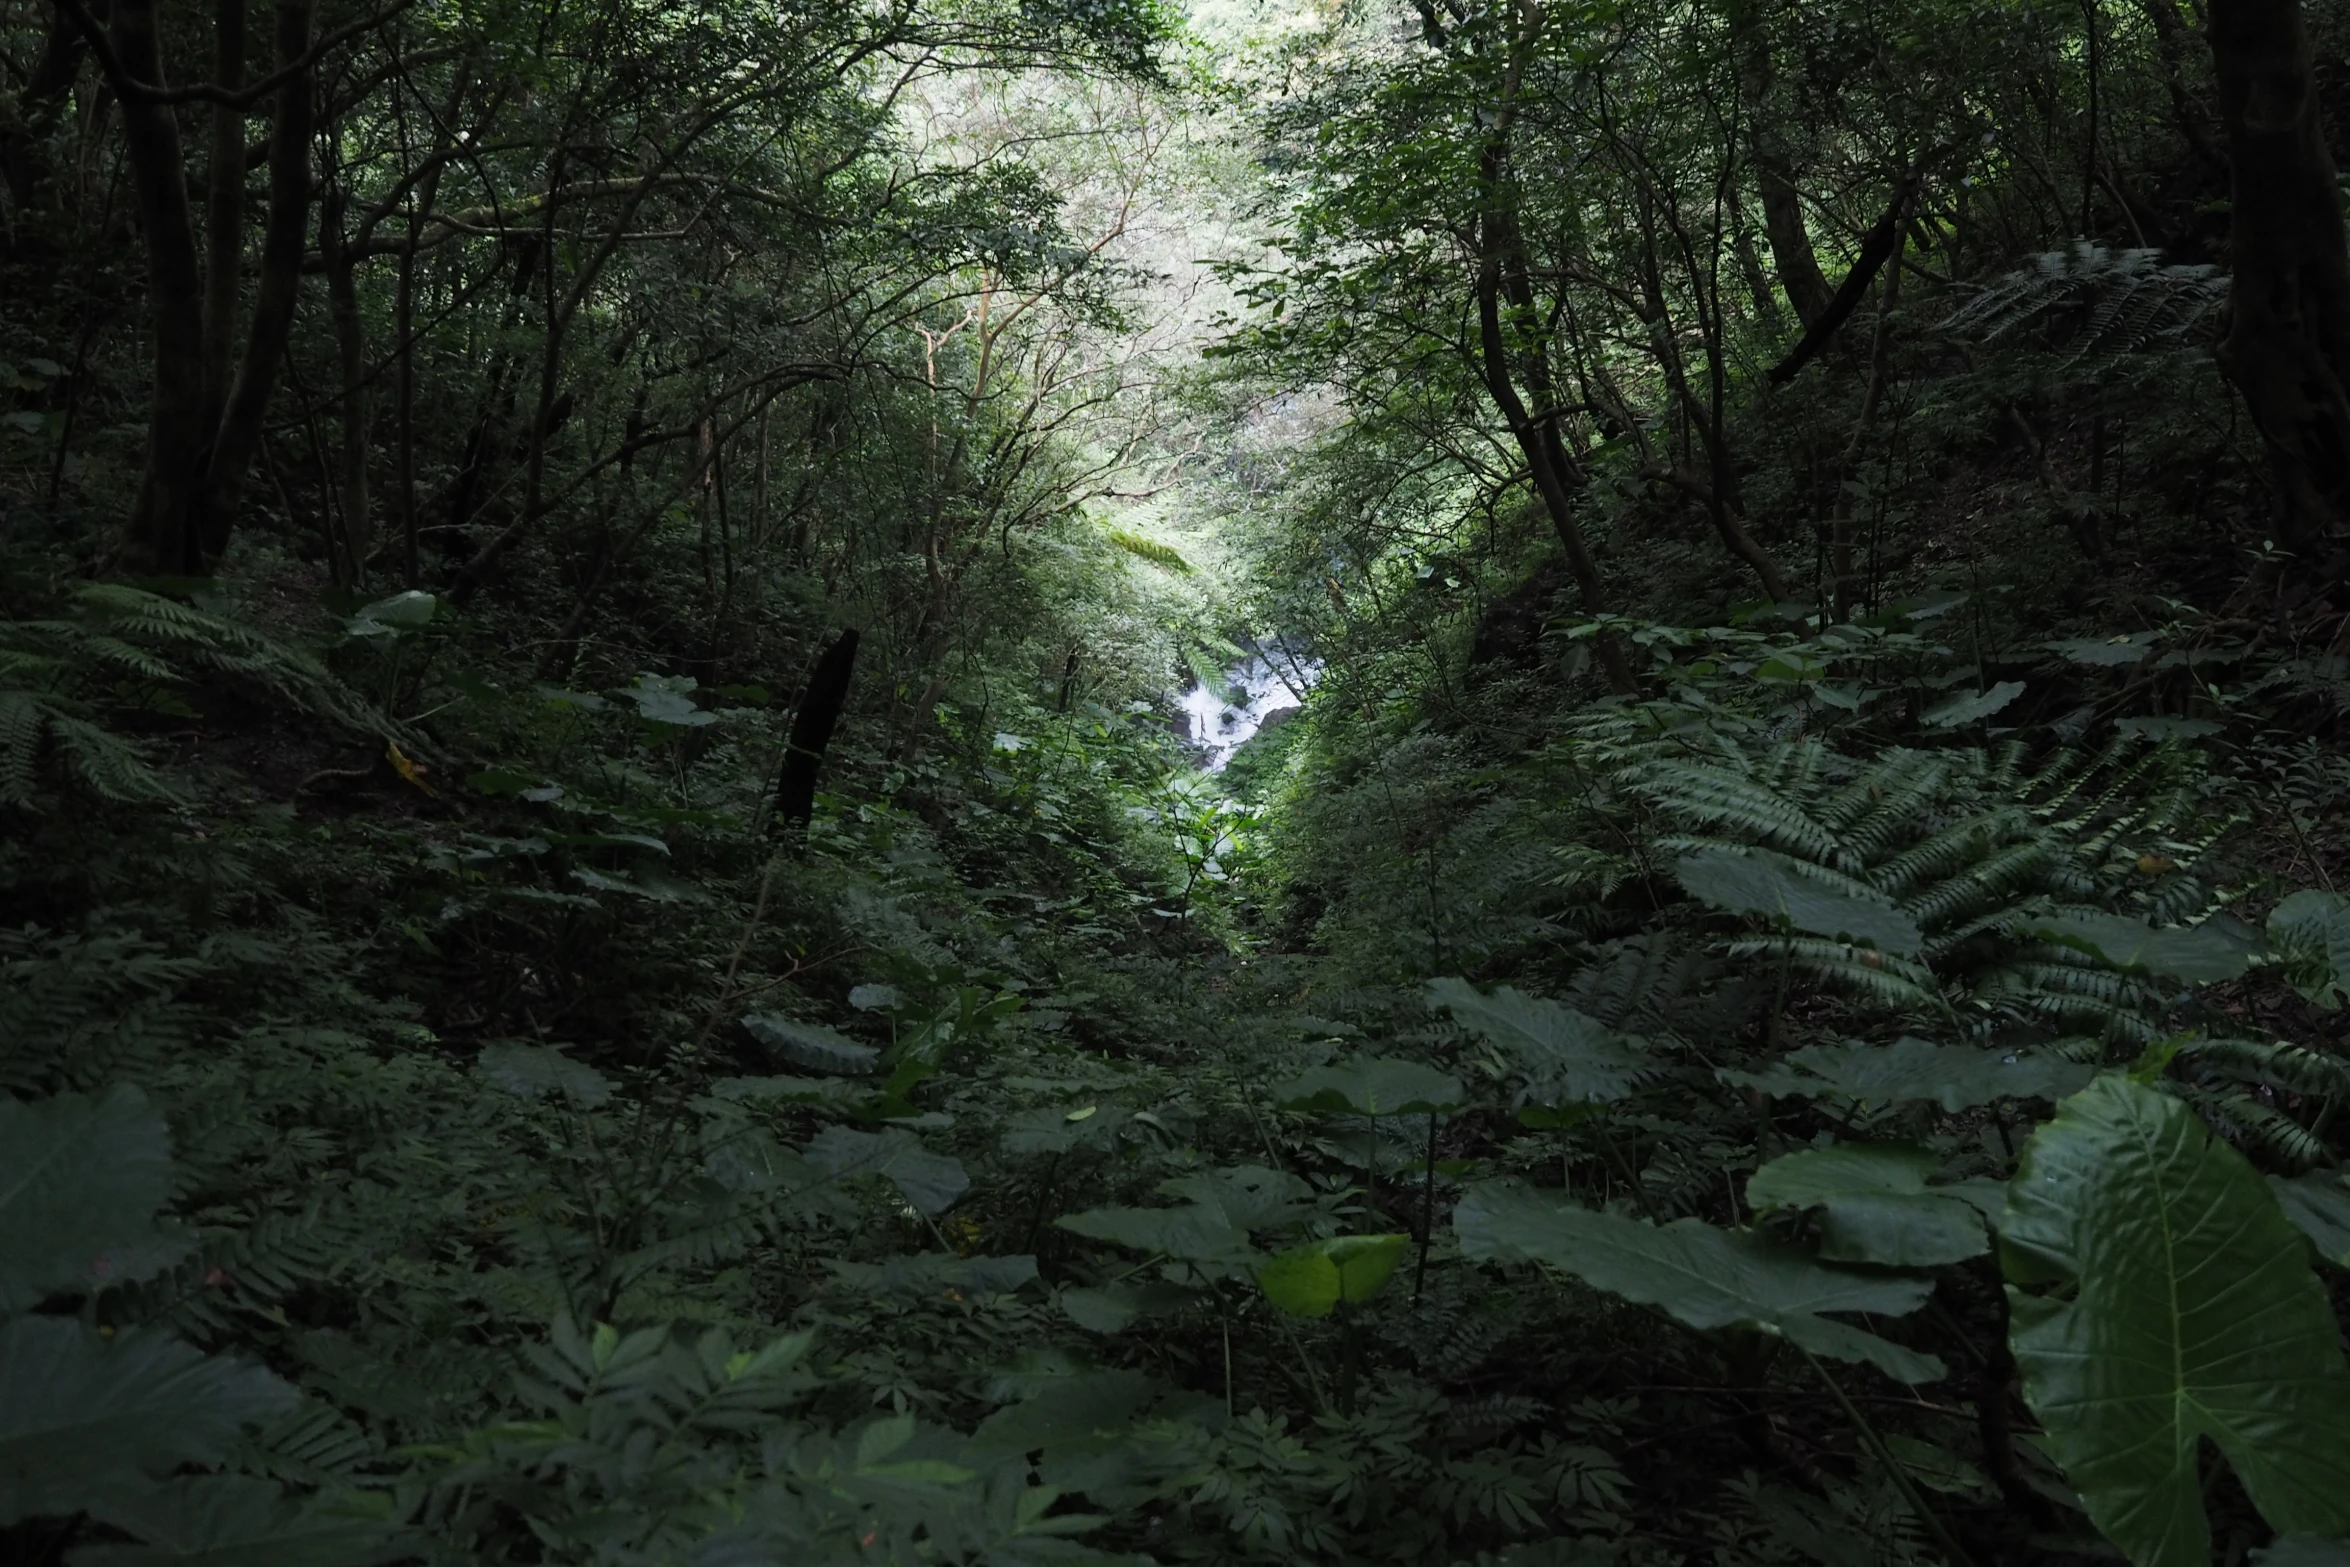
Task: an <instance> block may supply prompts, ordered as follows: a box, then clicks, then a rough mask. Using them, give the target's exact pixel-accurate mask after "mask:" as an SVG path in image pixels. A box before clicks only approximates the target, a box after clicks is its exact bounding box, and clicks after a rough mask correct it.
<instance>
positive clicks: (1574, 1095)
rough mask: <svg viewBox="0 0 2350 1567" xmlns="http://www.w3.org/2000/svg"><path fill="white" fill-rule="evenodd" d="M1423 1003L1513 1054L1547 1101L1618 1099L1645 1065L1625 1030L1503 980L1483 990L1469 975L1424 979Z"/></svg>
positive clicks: (1535, 1091)
mask: <svg viewBox="0 0 2350 1567" xmlns="http://www.w3.org/2000/svg"><path fill="white" fill-rule="evenodd" d="M1428 1005H1429V1006H1431V1007H1441V1008H1443V1009H1444V1010H1445V1011H1447V1012H1450V1013H1451V1014H1452V1017H1453V1021H1454V1022H1456V1023H1458V1024H1460V1025H1461V1026H1462V1027H1463V1028H1467V1029H1471V1030H1473V1031H1474V1032H1476V1033H1478V1034H1480V1035H1482V1036H1484V1038H1485V1039H1486V1040H1488V1041H1489V1042H1491V1043H1493V1044H1495V1045H1498V1046H1500V1047H1501V1048H1502V1049H1504V1050H1506V1051H1508V1052H1509V1053H1510V1054H1511V1055H1513V1056H1515V1057H1516V1058H1517V1061H1518V1065H1519V1066H1520V1067H1521V1068H1523V1069H1524V1071H1525V1073H1526V1075H1527V1077H1529V1078H1530V1079H1532V1080H1533V1085H1534V1095H1535V1097H1536V1098H1537V1099H1540V1100H1541V1101H1542V1102H1544V1103H1546V1104H1598V1103H1604V1102H1606V1101H1608V1100H1613V1099H1621V1098H1623V1097H1624V1096H1625V1095H1627V1094H1629V1093H1630V1092H1631V1091H1632V1084H1633V1082H1634V1081H1635V1080H1636V1079H1637V1078H1638V1077H1639V1075H1640V1073H1641V1072H1642V1071H1643V1070H1644V1069H1645V1068H1646V1067H1648V1066H1649V1065H1650V1062H1649V1060H1648V1058H1647V1056H1646V1054H1645V1053H1644V1052H1643V1051H1642V1050H1641V1049H1640V1048H1639V1046H1638V1045H1637V1044H1636V1043H1635V1042H1634V1041H1633V1040H1632V1039H1631V1037H1630V1036H1628V1035H1624V1034H1619V1033H1617V1032H1616V1031H1615V1030H1613V1029H1611V1028H1608V1027H1607V1026H1606V1025H1604V1024H1602V1023H1601V1022H1600V1021H1599V1020H1598V1019H1596V1018H1593V1017H1589V1016H1586V1015H1585V1014H1583V1013H1581V1012H1578V1011H1576V1010H1575V1009H1574V1008H1573V1007H1568V1006H1561V1005H1560V1004H1559V1003H1557V1002H1555V1001H1548V1000H1545V999H1544V998H1542V997H1540V996H1529V995H1524V994H1522V993H1520V992H1518V991H1515V990H1512V989H1511V988H1510V987H1509V986H1507V985H1504V986H1502V987H1501V988H1500V989H1498V990H1496V991H1494V992H1493V993H1492V994H1491V995H1485V994H1482V993H1480V992H1479V991H1478V989H1477V988H1476V987H1475V986H1474V985H1471V984H1470V983H1469V982H1468V981H1466V980H1461V979H1437V980H1431V981H1429V983H1428Z"/></svg>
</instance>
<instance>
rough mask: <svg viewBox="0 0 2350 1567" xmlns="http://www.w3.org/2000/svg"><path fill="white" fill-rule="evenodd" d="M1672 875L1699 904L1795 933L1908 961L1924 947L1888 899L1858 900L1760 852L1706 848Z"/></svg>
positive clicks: (1782, 859) (1783, 860) (1910, 923)
mask: <svg viewBox="0 0 2350 1567" xmlns="http://www.w3.org/2000/svg"><path fill="white" fill-rule="evenodd" d="M1673 874H1674V875H1675V876H1677V877H1679V878H1680V881H1681V885H1682V886H1683V887H1685V888H1687V889H1688V890H1689V895H1690V896H1691V897H1693V898H1695V899H1697V900H1698V901H1699V902H1701V903H1709V904H1711V905H1713V906H1714V907H1715V908H1717V909H1728V910H1730V911H1731V912H1732V913H1735V914H1759V915H1761V916H1763V917H1764V918H1765V919H1770V920H1783V921H1785V922H1786V923H1787V924H1789V925H1792V926H1794V927H1795V928H1796V929H1797V930H1807V931H1810V932H1811V933H1812V934H1813V935H1815V936H1833V937H1835V938H1836V939H1838V940H1839V941H1853V942H1859V943H1861V944H1863V945H1865V946H1870V947H1874V948H1876V949H1877V950H1878V951H1879V952H1889V953H1892V954H1894V955H1895V956H1897V957H1909V956H1911V955H1913V954H1915V953H1916V951H1917V950H1918V948H1919V947H1920V946H1922V945H1923V944H1924V941H1925V938H1924V936H1922V935H1921V934H1919V931H1918V926H1917V921H1916V920H1913V919H1911V918H1910V917H1909V916H1908V915H1907V914H1904V913H1903V912H1902V911H1901V910H1899V909H1897V908H1895V907H1894V906H1893V904H1892V902H1891V901H1890V900H1881V901H1880V900H1870V899H1862V898H1856V897H1854V896H1852V895H1851V894H1850V893H1847V892H1843V891H1840V890H1838V889H1837V888H1834V887H1830V886H1827V885H1825V884H1823V883H1821V882H1819V881H1817V880H1815V879H1814V878H1812V877H1810V876H1806V875H1804V874H1803V872H1801V871H1800V870H1798V869H1796V868H1795V862H1794V861H1792V860H1789V859H1787V858H1786V857H1785V856H1783V855H1777V854H1771V853H1769V852H1767V851H1765V850H1761V849H1757V850H1753V851H1750V852H1747V853H1734V852H1732V851H1730V850H1727V849H1706V850H1703V851H1701V852H1699V853H1696V854H1692V855H1689V856H1687V857H1686V858H1684V859H1683V860H1681V862H1680V863H1679V864H1677V865H1675V866H1674V867H1673Z"/></svg>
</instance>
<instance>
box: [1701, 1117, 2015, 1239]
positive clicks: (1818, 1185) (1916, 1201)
mask: <svg viewBox="0 0 2350 1567" xmlns="http://www.w3.org/2000/svg"><path fill="white" fill-rule="evenodd" d="M1941 1165H1942V1161H1941V1160H1940V1159H1939V1158H1937V1157H1936V1156H1935V1155H1933V1154H1930V1153H1928V1152H1926V1151H1925V1150H1924V1149H1922V1148H1912V1147H1908V1146H1905V1145H1900V1144H1868V1143H1843V1144H1839V1145H1837V1146H1835V1147H1832V1148H1806V1149H1803V1150H1801V1151H1800V1152H1797V1153H1791V1154H1787V1155H1785V1156H1784V1157H1782V1158H1778V1159H1773V1160H1772V1161H1771V1162H1770V1163H1769V1164H1766V1165H1764V1166H1763V1167H1762V1168H1761V1169H1759V1170H1757V1171H1755V1172H1754V1176H1753V1178H1752V1179H1751V1180H1749V1181H1748V1182H1747V1183H1746V1201H1747V1203H1748V1205H1749V1206H1751V1207H1752V1208H1753V1209H1754V1210H1755V1211H1756V1212H1758V1213H1768V1212H1770V1211H1771V1210H1773V1209H1775V1208H1786V1209H1794V1210H1805V1209H1816V1210H1817V1211H1818V1214H1819V1219H1818V1227H1819V1237H1820V1255H1821V1256H1822V1257H1824V1258H1826V1259H1827V1260H1829V1261H1830V1262H1873V1263H1877V1264H1880V1265H1882V1266H1884V1267H1891V1268H1933V1267H1939V1266H1941V1265H1942V1264H1944V1263H1948V1262H1961V1261H1964V1260H1965V1259H1966V1258H1968V1257H1979V1256H1981V1255H1982V1254H1983V1253H1984V1252H1986V1251H1988V1250H1989V1249H1990V1240H1989V1238H1988V1237H1987V1236H1986V1235H1985V1234H1984V1233H1983V1218H1982V1215H1981V1214H1980V1213H1978V1212H1976V1210H1975V1208H1974V1206H1973V1205H1972V1204H1971V1203H1968V1202H1965V1201H1963V1200H1962V1199H1960V1198H1958V1197H1955V1196H1951V1195H1948V1194H1945V1193H1942V1192H1937V1191H1931V1190H1929V1189H1928V1188H1927V1186H1926V1180H1927V1178H1928V1177H1929V1176H1931V1175H1932V1174H1933V1173H1934V1172H1935V1171H1936V1170H1938V1169H1940V1168H1941Z"/></svg>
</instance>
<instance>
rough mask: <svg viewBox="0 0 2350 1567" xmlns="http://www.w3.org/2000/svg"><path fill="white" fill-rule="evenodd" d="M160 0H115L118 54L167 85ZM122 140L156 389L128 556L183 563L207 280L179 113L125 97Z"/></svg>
mask: <svg viewBox="0 0 2350 1567" xmlns="http://www.w3.org/2000/svg"><path fill="white" fill-rule="evenodd" d="M155 13H156V5H155V0H116V4H115V7H114V28H113V33H114V40H113V41H114V53H115V57H116V59H118V60H119V61H120V62H121V65H122V69H123V71H124V73H125V74H126V75H127V76H128V77H129V78H130V79H131V80H132V81H134V82H144V83H148V84H150V85H154V86H161V85H163V81H164V76H163V49H162V44H161V41H160V39H159V38H158V37H157V35H156V22H157V19H156V14H155ZM121 113H122V134H123V147H124V151H125V153H126V155H127V161H128V162H129V165H130V176H131V178H130V184H131V193H132V199H133V200H134V202H135V203H136V204H137V208H138V214H139V228H140V230H141V231H142V232H143V234H144V235H145V237H146V245H147V308H148V314H149V321H150V324H151V328H152V330H153V332H154V336H155V343H154V364H155V387H154V392H153V397H152V401H151V402H150V403H149V405H148V410H147V466H146V471H145V472H144V473H143V474H142V475H141V476H140V479H139V494H138V498H137V500H135V501H134V502H133V503H132V505H131V515H130V519H129V526H128V530H127V540H126V549H125V557H126V562H125V563H126V564H128V565H129V566H131V567H132V568H133V569H134V570H146V571H184V570H188V569H191V562H190V561H189V559H188V554H189V544H190V542H191V539H190V528H189V519H190V514H191V511H192V508H193V504H194V498H195V488H196V478H197V474H198V471H199V469H200V468H201V466H202V463H203V460H204V449H205V446H206V444H207V435H208V432H207V431H206V429H205V427H204V425H205V420H204V282H203V268H202V266H201V265H200V264H199V263H198V261H197V259H196V228H195V222H194V219H193V216H192V215H191V213H190V211H189V208H188V184H187V160H186V156H185V149H184V148H183V146H182V145H181V141H180V128H179V119H178V117H177V116H176V115H174V114H173V112H172V110H171V108H170V106H169V105H167V104H159V103H153V102H150V101H148V100H147V99H146V98H145V97H143V96H140V95H135V94H131V93H124V94H123V95H122V104H121Z"/></svg>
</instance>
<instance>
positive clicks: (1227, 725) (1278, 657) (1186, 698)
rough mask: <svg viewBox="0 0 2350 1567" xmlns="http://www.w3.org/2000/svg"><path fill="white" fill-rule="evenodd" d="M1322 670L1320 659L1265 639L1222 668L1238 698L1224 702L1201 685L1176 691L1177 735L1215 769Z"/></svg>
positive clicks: (1294, 701) (1295, 702) (1293, 703)
mask: <svg viewBox="0 0 2350 1567" xmlns="http://www.w3.org/2000/svg"><path fill="white" fill-rule="evenodd" d="M1321 675H1322V661H1321V660H1320V659H1318V658H1299V657H1296V656H1295V655H1293V654H1291V653H1290V651H1289V650H1288V649H1287V648H1285V647H1283V646H1282V645H1281V644H1280V643H1279V642H1277V641H1276V642H1268V643H1265V644H1264V645H1263V651H1262V652H1260V653H1258V654H1257V655H1256V656H1255V657H1253V658H1251V659H1250V660H1249V661H1248V662H1247V663H1245V664H1240V665H1236V666H1235V667H1233V668H1231V669H1227V670H1226V671H1224V683H1225V684H1226V685H1227V686H1229V687H1230V688H1231V694H1232V695H1233V696H1235V697H1237V698H1239V700H1238V701H1237V702H1234V703H1229V704H1228V703H1226V702H1225V701H1224V700H1223V699H1222V698H1221V697H1219V696H1217V695H1216V693H1214V692H1213V691H1210V690H1209V689H1208V688H1207V687H1205V686H1201V685H1192V686H1189V687H1187V688H1185V689H1184V690H1183V691H1181V692H1179V693H1177V695H1176V698H1175V701H1176V705H1177V706H1178V707H1179V708H1180V709H1181V710H1182V713H1183V718H1182V723H1183V724H1184V726H1185V727H1184V729H1183V731H1182V738H1183V739H1185V740H1187V741H1189V742H1190V744H1191V747H1192V749H1193V750H1195V751H1197V752H1198V753H1199V755H1200V766H1201V768H1202V769H1203V770H1205V771H1207V772H1211V773H1220V772H1222V771H1223V770H1224V766H1225V764H1226V763H1227V762H1230V761H1231V760H1232V753H1233V752H1235V751H1237V750H1239V749H1240V748H1241V746H1243V745H1244V744H1246V743H1247V742H1248V740H1249V738H1250V737H1251V736H1253V735H1255V734H1256V732H1257V731H1258V730H1260V729H1262V728H1264V727H1265V724H1266V723H1267V721H1268V720H1274V721H1278V720H1279V718H1280V717H1281V716H1282V715H1283V714H1287V713H1294V712H1296V711H1297V709H1298V708H1299V707H1300V706H1301V705H1303V698H1304V696H1305V694H1306V693H1307V692H1308V691H1311V690H1312V689H1313V688H1314V682H1315V681H1316V680H1318V679H1320V678H1321Z"/></svg>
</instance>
